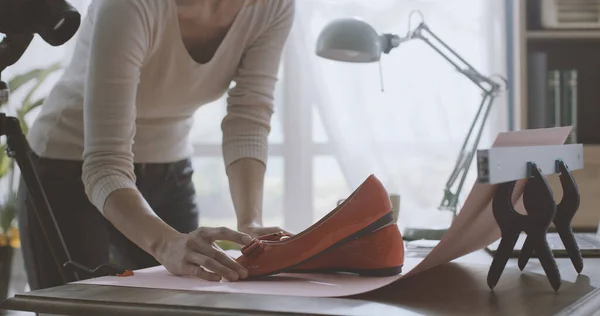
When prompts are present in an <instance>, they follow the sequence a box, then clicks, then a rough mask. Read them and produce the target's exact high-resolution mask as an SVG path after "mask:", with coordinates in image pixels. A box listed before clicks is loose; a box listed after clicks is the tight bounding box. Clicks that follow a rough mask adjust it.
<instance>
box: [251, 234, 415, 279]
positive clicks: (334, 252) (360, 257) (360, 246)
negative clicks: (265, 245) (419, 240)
mask: <svg viewBox="0 0 600 316" xmlns="http://www.w3.org/2000/svg"><path fill="white" fill-rule="evenodd" d="M290 237H291V236H290V235H287V234H284V233H275V234H269V235H265V236H261V237H260V239H261V240H282V239H285V238H290ZM403 265H404V242H403V240H402V234H401V233H400V230H399V229H398V226H397V225H396V224H392V225H388V226H385V227H383V228H381V229H379V230H377V231H374V232H372V233H370V234H367V235H364V236H362V237H361V238H358V239H354V240H351V241H349V242H347V243H345V244H343V245H341V246H339V247H335V248H331V249H330V250H329V251H326V252H324V253H322V254H321V255H317V256H315V257H313V258H312V259H309V260H308V261H306V262H305V263H302V264H300V265H298V266H296V267H294V268H292V269H291V270H289V271H288V273H338V272H343V273H353V274H358V275H361V276H392V275H397V274H400V273H402V266H403Z"/></svg>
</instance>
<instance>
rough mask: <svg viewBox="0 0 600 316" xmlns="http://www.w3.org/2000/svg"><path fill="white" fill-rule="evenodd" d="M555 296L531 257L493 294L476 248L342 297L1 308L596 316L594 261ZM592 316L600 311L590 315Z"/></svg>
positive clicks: (35, 296)
mask: <svg viewBox="0 0 600 316" xmlns="http://www.w3.org/2000/svg"><path fill="white" fill-rule="evenodd" d="M557 261H558V264H559V266H560V269H561V275H562V279H563V284H562V287H561V289H560V290H559V292H558V293H556V292H554V291H553V290H552V288H551V287H550V284H549V283H548V281H547V279H546V277H545V274H544V272H543V270H542V268H541V266H540V265H539V262H538V261H537V259H532V260H531V261H530V262H529V264H528V266H527V268H526V270H525V271H524V272H521V271H519V270H518V268H517V267H516V261H514V260H511V261H510V262H509V264H508V266H507V269H506V270H505V272H504V274H503V275H502V278H501V279H500V282H499V284H498V286H497V287H496V289H495V290H494V291H490V289H489V288H488V287H487V283H486V276H487V270H488V268H489V263H490V262H491V256H489V255H488V254H487V253H485V252H483V251H481V252H476V253H474V254H471V255H469V256H466V257H463V258H460V259H458V260H456V261H455V262H453V263H449V264H446V265H443V266H440V267H438V268H435V269H432V270H430V271H428V272H425V273H422V274H419V275H417V276H414V277H411V278H407V279H404V280H403V281H401V282H398V283H397V284H392V285H390V286H387V287H384V288H381V289H379V290H376V291H373V292H370V293H367V294H362V295H357V296H353V297H347V298H304V297H286V296H267V295H247V294H220V293H201V292H187V291H165V290H157V289H139V288H123V287H109V286H96V285H65V286H60V287H56V288H51V289H45V290H40V291H33V292H30V293H25V294H20V295H17V296H15V297H14V298H11V299H8V300H6V301H5V302H3V303H2V304H1V305H0V307H1V308H4V309H10V310H19V311H31V312H38V313H48V314H60V315H145V316H151V315H292V314H293V315H298V314H302V315H307V314H309V315H349V316H350V315H401V316H403V315H424V314H425V315H595V316H600V313H598V311H600V289H598V288H600V258H586V259H585V268H584V271H583V273H582V274H581V275H579V276H578V275H577V273H576V272H575V270H574V268H573V266H572V265H571V262H570V261H569V260H568V259H562V258H559V259H557ZM594 313H598V314H594Z"/></svg>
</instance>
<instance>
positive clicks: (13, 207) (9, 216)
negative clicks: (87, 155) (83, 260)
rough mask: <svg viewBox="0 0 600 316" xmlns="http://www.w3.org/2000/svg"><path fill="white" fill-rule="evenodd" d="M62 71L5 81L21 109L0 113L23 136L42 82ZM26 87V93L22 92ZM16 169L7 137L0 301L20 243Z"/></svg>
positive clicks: (0, 205)
mask: <svg viewBox="0 0 600 316" xmlns="http://www.w3.org/2000/svg"><path fill="white" fill-rule="evenodd" d="M59 69H61V65H60V64H59V63H56V64H53V65H51V66H50V67H48V68H41V69H34V70H31V71H29V72H27V73H24V74H21V75H16V76H15V77H13V78H12V79H11V80H9V81H8V87H9V89H10V90H11V94H15V92H17V95H18V94H20V92H21V90H24V91H25V92H24V96H23V99H22V100H20V101H19V102H10V103H11V104H12V103H16V104H19V105H20V106H18V107H16V106H11V104H3V105H1V106H0V112H3V113H5V114H6V115H9V116H14V117H16V118H18V119H19V121H20V123H21V129H22V130H23V133H25V134H27V131H28V130H29V127H28V125H27V123H26V121H25V117H26V116H27V114H29V113H30V112H31V111H32V110H34V109H35V108H37V107H39V106H40V105H41V104H42V103H43V102H44V98H37V99H34V97H35V93H36V92H37V90H38V89H39V88H40V87H41V86H42V84H43V83H44V82H45V80H46V79H47V78H48V77H49V76H50V75H51V74H52V73H54V72H55V71H58V70H59ZM28 87H29V90H25V89H26V88H28ZM17 168H18V166H17V164H16V162H15V160H14V159H12V158H10V157H8V156H7V154H6V137H3V139H2V145H1V146H0V182H2V184H3V186H2V187H5V188H6V191H5V192H2V195H3V196H0V197H1V198H3V200H2V201H1V202H0V301H3V300H4V299H6V298H7V296H8V291H9V285H10V279H11V278H10V276H11V271H12V259H13V256H14V254H15V252H16V251H17V250H18V249H20V247H21V242H20V238H19V230H18V228H17V223H16V213H17V196H16V194H17V192H16V188H17V186H16V184H17V182H16V181H18V170H17Z"/></svg>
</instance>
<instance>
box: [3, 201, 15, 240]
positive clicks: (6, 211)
mask: <svg viewBox="0 0 600 316" xmlns="http://www.w3.org/2000/svg"><path fill="white" fill-rule="evenodd" d="M16 213H17V200H16V198H15V197H14V194H10V196H9V197H8V199H7V200H6V201H5V202H4V204H3V205H2V206H0V228H1V229H2V232H3V233H5V234H6V233H8V231H9V229H10V228H11V227H12V225H13V222H14V220H15V216H16Z"/></svg>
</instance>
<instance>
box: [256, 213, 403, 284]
mask: <svg viewBox="0 0 600 316" xmlns="http://www.w3.org/2000/svg"><path fill="white" fill-rule="evenodd" d="M393 222H394V214H393V213H392V212H389V213H387V214H385V215H384V216H382V217H380V218H379V219H378V220H376V221H374V222H373V223H371V224H369V225H368V226H366V227H365V228H363V229H361V230H359V231H358V232H356V233H354V234H352V235H349V236H348V237H345V238H343V239H340V240H339V241H338V242H336V243H335V244H333V245H332V246H331V247H329V248H327V249H325V250H323V251H321V252H320V253H318V254H316V255H314V256H312V257H310V258H307V259H305V260H302V261H301V262H298V263H296V264H294V265H292V266H290V267H287V268H283V269H280V270H277V271H274V272H269V273H264V274H257V275H253V276H250V277H248V278H247V280H250V279H254V278H260V277H266V276H270V275H274V274H279V273H285V272H290V273H291V272H296V271H298V270H294V268H295V267H297V266H300V265H302V264H304V263H306V262H307V261H309V260H312V259H314V258H316V257H318V256H320V255H323V254H325V253H327V252H328V251H330V250H332V249H335V248H337V247H340V246H341V245H343V244H345V243H347V242H349V241H352V240H355V239H359V238H361V237H363V236H364V235H367V234H370V233H373V232H374V231H376V230H378V229H380V228H381V227H383V226H386V225H388V224H390V223H393ZM389 269H395V271H398V270H400V271H402V266H400V267H393V268H385V269H377V270H367V269H365V270H358V269H357V270H355V271H362V272H363V274H361V275H364V276H367V275H369V272H371V273H375V274H377V272H378V271H379V270H385V271H379V272H383V273H385V272H387V273H390V271H389ZM291 270H293V271H291ZM310 271H312V272H314V271H315V270H310ZM337 271H340V270H337ZM389 275H390V274H387V275H385V276H389Z"/></svg>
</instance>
